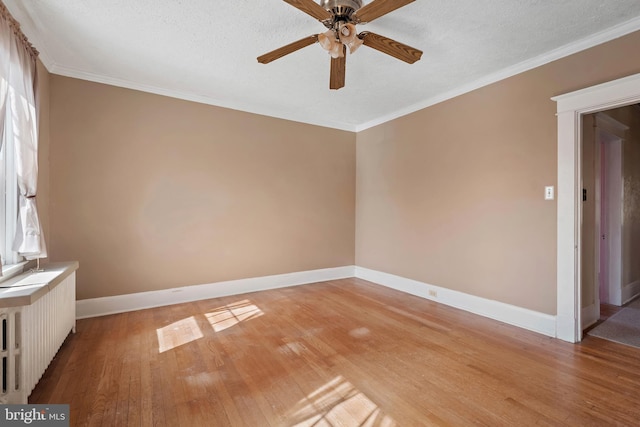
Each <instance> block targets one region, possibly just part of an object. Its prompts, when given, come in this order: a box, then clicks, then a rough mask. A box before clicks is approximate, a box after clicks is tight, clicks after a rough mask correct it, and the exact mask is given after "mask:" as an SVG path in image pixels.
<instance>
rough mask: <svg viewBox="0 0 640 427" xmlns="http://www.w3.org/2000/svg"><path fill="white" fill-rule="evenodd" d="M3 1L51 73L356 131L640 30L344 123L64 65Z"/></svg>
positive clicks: (24, 10)
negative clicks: (379, 114)
mask: <svg viewBox="0 0 640 427" xmlns="http://www.w3.org/2000/svg"><path fill="white" fill-rule="evenodd" d="M5 4H7V6H8V7H9V10H10V11H12V13H13V14H14V16H15V17H16V19H19V21H20V22H21V24H22V26H23V28H24V30H25V33H27V34H29V39H30V41H31V42H32V43H33V44H34V46H35V47H36V48H37V49H38V50H39V51H40V58H41V61H42V63H43V64H44V66H45V67H46V68H47V70H48V71H49V72H51V73H53V74H59V75H62V76H66V77H73V78H78V79H82V80H88V81H92V82H96V83H103V84H108V85H112V86H119V87H123V88H127V89H133V90H139V91H143V92H149V93H154V94H157V95H163V96H168V97H172V98H178V99H183V100H187V101H192V102H198V103H202V104H208V105H213V106H217V107H223V108H229V109H232V110H239V111H243V112H247V113H252V114H259V115H263V116H268V117H273V118H277V119H283V120H289V121H294V122H299V123H305V124H310V125H315V126H321V127H328V128H332V129H338V130H343V131H348V132H356V133H357V132H360V131H363V130H366V129H369V128H372V127H375V126H378V125H381V124H383V123H386V122H389V121H391V120H394V119H397V118H400V117H403V116H406V115H409V114H412V113H414V112H416V111H419V110H422V109H425V108H427V107H430V106H433V105H435V104H439V103H441V102H444V101H447V100H449V99H452V98H455V97H457V96H460V95H463V94H465V93H468V92H471V91H474V90H476V89H479V88H482V87H484V86H488V85H490V84H493V83H496V82H498V81H500V80H504V79H506V78H509V77H512V76H515V75H517V74H520V73H523V72H525V71H529V70H531V69H533V68H536V67H539V66H542V65H545V64H548V63H550V62H553V61H556V60H558V59H561V58H564V57H566V56H569V55H572V54H575V53H578V52H581V51H583V50H586V49H589V48H591V47H594V46H597V45H600V44H603V43H606V42H608V41H611V40H614V39H616V38H619V37H622V36H625V35H627V34H630V33H632V32H634V31H638V30H640V17H638V18H634V19H631V20H629V21H626V22H623V23H621V24H618V25H616V26H614V27H611V28H608V29H606V30H603V31H601V32H598V33H596V34H592V35H590V36H588V37H585V38H583V39H580V40H578V41H575V42H572V43H569V44H566V45H564V46H562V47H559V48H557V49H554V50H552V51H549V52H546V53H544V54H542V55H539V56H537V57H535V58H532V59H529V60H526V61H523V62H520V63H518V64H515V65H513V66H510V67H507V68H504V69H502V70H499V71H497V72H495V73H491V74H489V75H487V76H484V77H482V78H480V79H477V80H475V81H473V82H470V83H467V84H464V85H462V86H459V87H456V88H454V89H452V90H450V91H448V92H445V93H442V94H439V95H436V96H434V97H431V98H428V99H425V100H423V101H421V102H418V103H415V104H412V105H409V106H407V107H405V108H401V109H398V110H395V111H393V112H390V113H388V114H385V115H382V116H379V117H377V118H375V119H373V120H370V121H367V122H363V123H360V124H353V123H345V122H340V121H332V120H322V118H320V119H319V117H318V115H313V116H311V115H307V114H299V113H298V112H291V111H282V110H273V109H270V108H266V107H259V108H257V107H256V106H254V105H250V104H246V103H237V102H232V101H227V100H220V99H216V98H214V97H209V96H204V95H197V94H193V93H188V92H183V91H179V90H173V89H165V88H160V87H156V86H153V85H148V84H145V83H140V82H135V81H130V80H126V79H120V78H114V77H109V76H103V75H98V74H94V73H88V72H86V71H82V70H77V69H73V68H69V67H64V66H62V65H60V64H58V63H56V61H55V58H53V56H51V55H50V54H49V52H50V49H49V48H48V46H47V44H46V42H45V40H46V37H44V34H42V29H44V28H46V27H45V26H43V25H42V23H40V22H35V21H34V20H33V19H31V17H32V16H35V14H33V13H30V11H29V6H28V2H25V3H23V2H20V1H17V0H5ZM34 19H35V18H34Z"/></svg>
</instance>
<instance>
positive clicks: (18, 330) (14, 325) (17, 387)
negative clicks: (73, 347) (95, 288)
mask: <svg viewBox="0 0 640 427" xmlns="http://www.w3.org/2000/svg"><path fill="white" fill-rule="evenodd" d="M75 283H76V277H75V272H74V273H71V275H69V276H67V277H66V278H65V279H64V280H62V282H61V283H59V284H58V285H57V286H55V287H53V289H51V290H49V291H48V292H47V293H45V294H44V295H43V296H42V297H40V298H39V299H37V300H36V301H35V302H34V303H32V304H31V305H26V306H22V307H12V308H0V321H1V322H2V327H1V328H0V333H1V334H2V337H1V338H2V347H1V348H0V358H1V360H2V363H1V365H0V370H1V372H0V373H1V374H2V388H1V389H0V404H1V403H4V404H9V403H17V404H25V403H27V399H28V397H29V395H30V394H31V392H32V391H33V389H34V388H35V386H36V384H37V383H38V381H39V380H40V378H41V377H42V374H44V371H45V370H46V369H47V367H48V366H49V364H50V363H51V361H52V360H53V358H54V357H55V355H56V353H57V352H58V349H60V346H61V345H62V343H63V342H64V340H65V339H66V337H67V335H68V334H69V332H71V331H75V322H76V319H75V317H76V309H75V304H76V284H75Z"/></svg>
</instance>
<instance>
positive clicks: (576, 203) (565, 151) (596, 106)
mask: <svg viewBox="0 0 640 427" xmlns="http://www.w3.org/2000/svg"><path fill="white" fill-rule="evenodd" d="M552 99H553V100H554V101H556V103H557V118H558V192H557V195H558V199H557V200H558V202H557V206H558V220H557V261H558V262H557V314H556V337H557V338H559V339H562V340H565V341H568V342H579V341H581V340H582V331H583V329H582V312H581V309H582V289H581V275H582V272H581V267H582V263H581V252H582V251H581V240H582V233H581V232H580V231H581V230H580V224H581V220H582V209H581V203H582V202H581V200H582V197H581V196H582V194H581V193H582V186H581V184H582V183H581V180H580V177H581V169H582V167H583V166H582V162H581V159H580V156H581V151H582V150H581V142H582V138H581V137H582V129H581V126H580V123H581V121H582V117H583V116H584V115H587V114H591V113H594V112H598V111H604V110H607V109H611V108H615V107H619V106H625V105H630V104H634V103H637V102H640V74H635V75H632V76H628V77H624V78H621V79H618V80H614V81H611V82H607V83H603V84H600V85H596V86H593V87H590V88H586V89H582V90H578V91H576V92H571V93H568V94H565V95H561V96H556V97H554V98H552Z"/></svg>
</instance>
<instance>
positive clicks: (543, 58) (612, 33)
mask: <svg viewBox="0 0 640 427" xmlns="http://www.w3.org/2000/svg"><path fill="white" fill-rule="evenodd" d="M638 30H640V18H634V19H631V20H629V21H627V22H623V23H622V24H619V25H616V26H614V27H611V28H609V29H607V30H604V31H601V32H599V33H596V34H592V35H591V36H589V37H585V38H583V39H581V40H578V41H575V42H573V43H569V44H566V45H564V46H561V47H559V48H557V49H554V50H552V51H549V52H546V53H544V54H542V55H539V56H536V57H535V58H532V59H528V60H526V61H523V62H520V63H518V64H515V65H513V66H511V67H507V68H504V69H502V70H500V71H497V72H495V73H492V74H489V75H487V76H485V77H482V78H480V79H478V80H475V81H473V82H471V83H468V84H465V85H462V86H459V87H457V88H455V89H453V90H450V91H448V92H445V93H443V94H440V95H437V96H434V97H432V98H429V99H426V100H424V101H422V102H419V103H416V104H413V105H410V106H408V107H406V108H403V109H400V110H397V111H395V112H393V113H390V114H387V115H384V116H381V117H378V118H377V119H374V120H371V121H369V122H366V123H362V124H360V125H358V126H356V130H355V131H356V132H361V131H363V130H366V129H369V128H372V127H374V126H378V125H381V124H383V123H386V122H389V121H391V120H394V119H397V118H400V117H402V116H406V115H409V114H411V113H415V112H416V111H420V110H422V109H425V108H427V107H431V106H432V105H435V104H439V103H441V102H444V101H447V100H449V99H452V98H455V97H456V96H460V95H463V94H465V93H468V92H471V91H474V90H476V89H480V88H481V87H484V86H488V85H490V84H493V83H496V82H499V81H500V80H504V79H507V78H509V77H513V76H515V75H517V74H520V73H523V72H525V71H529V70H532V69H534V68H537V67H540V66H542V65H545V64H548V63H550V62H553V61H557V60H558V59H562V58H564V57H567V56H569V55H573V54H574V53H578V52H581V51H583V50H587V49H589V48H592V47H594V46H598V45H600V44H603V43H606V42H608V41H611V40H614V39H617V38H620V37H622V36H625V35H627V34H630V33H633V32H634V31H638Z"/></svg>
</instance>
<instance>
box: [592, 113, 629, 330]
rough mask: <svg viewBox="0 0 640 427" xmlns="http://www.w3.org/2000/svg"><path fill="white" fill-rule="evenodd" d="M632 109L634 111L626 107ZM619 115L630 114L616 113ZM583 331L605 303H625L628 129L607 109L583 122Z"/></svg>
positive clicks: (595, 318) (593, 321)
mask: <svg viewBox="0 0 640 427" xmlns="http://www.w3.org/2000/svg"><path fill="white" fill-rule="evenodd" d="M624 108H629V107H624ZM611 114H614V115H615V116H616V117H620V116H621V115H625V114H629V112H628V111H625V110H624V109H617V110H611ZM582 125H583V132H582V158H581V160H582V180H581V182H582V204H581V208H582V212H581V218H582V222H581V267H582V268H581V270H582V271H581V302H582V309H581V312H582V313H581V314H582V316H581V317H582V329H583V330H584V329H586V328H588V327H590V326H592V325H593V324H595V323H596V322H597V321H598V320H600V319H601V307H602V306H601V304H611V305H616V306H620V305H621V304H622V292H621V289H622V288H621V283H622V214H623V203H624V202H623V197H624V188H623V153H624V152H623V147H624V138H625V135H626V132H627V131H628V130H629V127H628V126H626V125H624V124H622V123H621V122H619V121H617V120H616V119H614V118H613V117H611V116H610V115H609V114H608V113H607V112H606V111H605V112H599V113H596V114H589V115H585V116H583V118H582Z"/></svg>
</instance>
